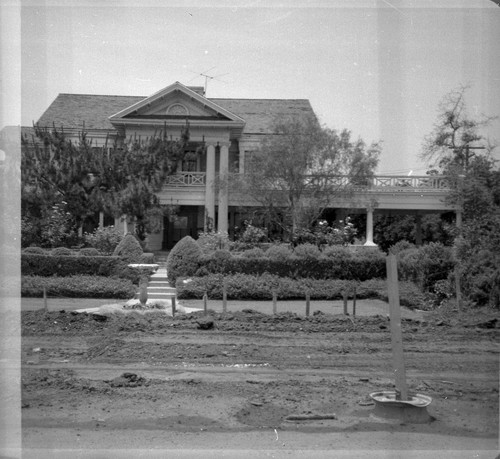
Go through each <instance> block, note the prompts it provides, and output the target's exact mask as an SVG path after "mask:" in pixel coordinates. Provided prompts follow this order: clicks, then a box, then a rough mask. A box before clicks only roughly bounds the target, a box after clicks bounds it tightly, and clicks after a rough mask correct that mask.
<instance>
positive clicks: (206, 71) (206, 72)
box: [188, 67, 229, 96]
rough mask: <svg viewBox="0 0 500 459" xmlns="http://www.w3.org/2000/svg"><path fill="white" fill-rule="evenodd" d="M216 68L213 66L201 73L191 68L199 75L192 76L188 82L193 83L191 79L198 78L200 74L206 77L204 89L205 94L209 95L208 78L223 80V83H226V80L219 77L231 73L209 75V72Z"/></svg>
mask: <svg viewBox="0 0 500 459" xmlns="http://www.w3.org/2000/svg"><path fill="white" fill-rule="evenodd" d="M214 68H215V67H212V68H210V69H208V70H205V71H204V72H201V73H198V72H193V71H192V70H190V72H191V73H196V75H197V76H195V77H194V78H192V79H191V80H189V81H188V84H189V83H191V81H193V80H194V79H196V78H198V76H202V77H205V86H204V88H203V91H204V94H205V96H206V95H207V88H208V80H217V81H221V82H222V83H225V81H223V80H219V77H222V76H225V75H229V73H222V74H219V75H209V74H208V72H210V71H211V70H213V69H214Z"/></svg>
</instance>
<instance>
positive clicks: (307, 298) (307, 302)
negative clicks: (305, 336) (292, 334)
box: [306, 292, 311, 317]
mask: <svg viewBox="0 0 500 459" xmlns="http://www.w3.org/2000/svg"><path fill="white" fill-rule="evenodd" d="M310 308H311V295H309V292H307V293H306V317H309V311H310Z"/></svg>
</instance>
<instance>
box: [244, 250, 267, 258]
mask: <svg viewBox="0 0 500 459" xmlns="http://www.w3.org/2000/svg"><path fill="white" fill-rule="evenodd" d="M241 256H242V257H243V258H264V257H265V256H266V253H265V252H264V251H263V250H262V249H261V248H260V247H254V248H253V249H250V250H245V251H244V252H243V253H242V254H241Z"/></svg>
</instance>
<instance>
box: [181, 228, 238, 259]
mask: <svg viewBox="0 0 500 459" xmlns="http://www.w3.org/2000/svg"><path fill="white" fill-rule="evenodd" d="M179 242H180V241H179ZM196 243H197V244H198V246H199V247H200V249H201V251H202V253H203V254H209V253H211V252H214V251H215V250H220V249H224V248H229V246H230V241H229V236H228V234H227V233H226V232H224V231H207V232H201V233H199V234H198V239H197V241H196Z"/></svg>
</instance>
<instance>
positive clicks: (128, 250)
mask: <svg viewBox="0 0 500 459" xmlns="http://www.w3.org/2000/svg"><path fill="white" fill-rule="evenodd" d="M143 253H144V252H143V250H142V247H141V244H139V241H138V240H137V238H136V237H135V236H134V235H133V234H132V233H128V234H126V235H125V237H124V238H123V239H122V240H121V241H120V243H119V244H118V245H117V246H116V248H115V250H114V252H113V255H114V256H117V257H120V258H122V259H123V260H125V261H127V262H128V263H140V262H141V257H142V254H143Z"/></svg>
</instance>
